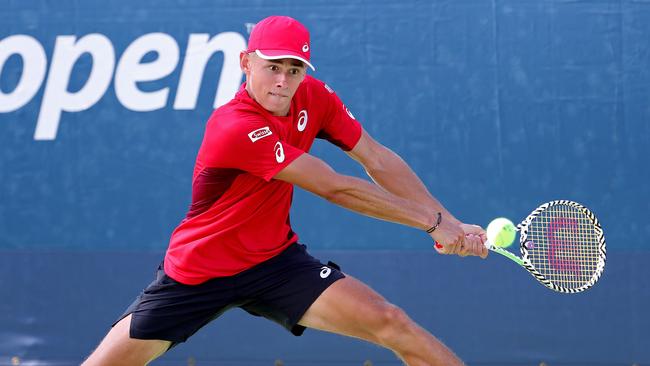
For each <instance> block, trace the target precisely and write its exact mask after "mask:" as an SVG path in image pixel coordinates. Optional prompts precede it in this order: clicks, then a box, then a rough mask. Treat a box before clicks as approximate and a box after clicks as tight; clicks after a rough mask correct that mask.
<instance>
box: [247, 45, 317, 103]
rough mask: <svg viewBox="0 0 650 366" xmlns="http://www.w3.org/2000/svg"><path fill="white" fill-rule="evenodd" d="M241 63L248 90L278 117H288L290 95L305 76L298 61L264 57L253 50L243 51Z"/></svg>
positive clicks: (304, 67)
mask: <svg viewBox="0 0 650 366" xmlns="http://www.w3.org/2000/svg"><path fill="white" fill-rule="evenodd" d="M239 59H240V66H241V69H242V71H243V72H244V73H245V74H246V91H248V94H249V95H250V96H251V98H253V99H254V100H255V101H256V102H257V103H259V104H260V105H261V106H262V107H264V109H266V110H267V111H269V112H271V114H273V115H275V116H286V115H287V114H288V113H289V109H290V108H291V98H293V95H294V94H295V93H296V90H297V89H298V86H299V85H300V83H301V82H302V81H303V79H304V78H305V75H306V72H307V70H306V66H305V65H304V64H303V63H302V62H300V61H299V60H294V59H291V58H284V59H280V60H265V59H263V58H261V57H259V56H257V55H256V54H254V53H245V52H242V53H241V55H240V56H239Z"/></svg>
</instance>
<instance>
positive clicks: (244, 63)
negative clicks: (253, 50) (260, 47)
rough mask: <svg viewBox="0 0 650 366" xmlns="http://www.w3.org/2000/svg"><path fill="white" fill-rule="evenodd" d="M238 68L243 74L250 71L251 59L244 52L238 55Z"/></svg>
mask: <svg viewBox="0 0 650 366" xmlns="http://www.w3.org/2000/svg"><path fill="white" fill-rule="evenodd" d="M239 68H240V69H241V71H243V72H244V73H245V74H246V73H248V72H249V71H250V70H251V58H250V56H249V55H248V54H247V53H246V52H244V51H242V52H240V53H239Z"/></svg>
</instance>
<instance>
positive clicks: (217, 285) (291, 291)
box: [113, 244, 345, 345]
mask: <svg viewBox="0 0 650 366" xmlns="http://www.w3.org/2000/svg"><path fill="white" fill-rule="evenodd" d="M344 277H345V275H344V274H343V273H342V272H341V271H340V270H339V268H338V266H337V265H336V264H334V263H332V262H329V263H328V264H327V265H324V264H322V263H321V262H320V261H318V260H317V259H315V258H314V257H312V256H311V255H309V253H307V250H306V247H305V246H304V245H302V244H292V245H291V246H289V248H287V249H286V250H285V251H284V252H282V253H280V254H279V255H277V256H276V257H273V258H271V259H269V260H267V261H266V262H263V263H260V264H258V265H257V266H255V267H253V268H250V269H248V270H246V271H244V272H241V273H238V274H236V275H234V276H230V277H220V278H213V279H211V280H208V281H206V282H204V283H201V284H198V285H185V284H182V283H179V282H177V281H175V280H174V279H172V278H171V277H169V276H167V275H166V274H165V272H164V270H163V268H162V264H161V265H160V267H159V268H158V272H157V273H156V279H155V280H154V281H153V282H152V283H151V284H150V285H149V286H147V288H146V289H144V291H143V292H142V293H141V294H140V295H139V296H138V297H137V298H136V300H135V301H134V302H133V304H131V305H130V306H129V307H128V308H127V310H126V311H125V312H124V314H123V315H122V316H121V317H120V318H119V319H118V321H119V320H121V319H123V318H124V317H126V316H127V315H129V314H133V316H132V318H131V328H130V336H131V338H136V339H161V340H167V341H171V342H172V345H176V344H178V343H181V342H185V341H186V340H187V339H188V338H189V337H190V336H191V335H192V334H194V333H196V332H197V331H198V330H199V329H201V327H203V326H204V325H206V324H208V323H209V322H211V321H212V320H214V319H216V318H217V317H219V316H220V315H221V314H223V313H224V312H225V311H226V310H228V309H231V308H233V307H240V308H242V309H244V310H246V311H247V312H249V313H251V314H253V315H256V316H263V317H265V318H267V319H270V320H273V321H275V322H277V323H278V324H280V325H282V326H283V327H285V328H286V329H288V330H289V331H291V332H292V333H293V334H294V335H296V336H299V335H301V334H302V333H303V332H304V330H305V328H304V327H302V326H300V325H298V324H297V323H298V321H300V319H301V318H302V316H303V315H304V314H305V312H306V311H307V309H308V308H309V307H310V306H311V304H313V303H314V301H316V299H317V298H318V297H319V296H320V294H321V293H322V292H323V291H325V289H326V288H328V287H329V286H330V285H331V284H332V283H334V282H335V281H337V280H339V279H341V278H344ZM118 321H116V322H115V323H114V324H113V325H115V324H117V322H118Z"/></svg>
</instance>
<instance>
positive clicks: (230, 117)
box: [84, 16, 487, 366]
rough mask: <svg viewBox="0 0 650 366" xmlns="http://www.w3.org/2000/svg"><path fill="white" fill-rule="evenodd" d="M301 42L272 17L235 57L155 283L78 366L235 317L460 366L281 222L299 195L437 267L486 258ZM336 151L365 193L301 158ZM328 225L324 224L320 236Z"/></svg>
mask: <svg viewBox="0 0 650 366" xmlns="http://www.w3.org/2000/svg"><path fill="white" fill-rule="evenodd" d="M310 51H311V43H310V39H309V32H308V30H307V29H306V28H305V27H304V26H303V25H302V24H300V23H299V22H298V21H296V20H294V19H292V18H289V17H284V16H272V17H268V18H266V19H263V20H262V21H260V22H259V23H258V24H257V25H256V26H255V28H254V29H253V31H252V32H251V35H250V39H249V44H248V49H247V50H246V51H244V52H242V53H241V55H240V65H241V69H242V70H243V72H244V73H245V74H246V82H245V83H244V85H242V87H241V89H240V90H239V92H238V93H237V94H236V96H235V97H234V99H233V100H232V101H230V102H229V103H228V104H226V105H224V106H222V107H220V108H218V109H217V110H215V111H214V113H213V114H212V116H211V117H210V119H209V120H208V122H207V126H206V129H205V135H204V138H203V143H202V145H201V148H200V150H199V153H198V157H197V159H196V165H195V168H194V174H193V180H192V204H191V207H190V209H189V212H188V213H187V216H186V217H185V219H183V221H182V222H181V223H180V224H179V226H178V227H177V228H176V230H175V231H174V232H173V234H172V236H171V239H170V243H169V248H168V249H167V252H166V255H165V259H164V261H163V263H162V264H161V265H160V267H159V270H158V273H157V276H156V278H155V279H154V281H153V282H152V283H151V284H150V285H149V286H148V287H147V288H146V289H145V290H144V291H143V292H142V293H141V294H140V295H139V296H138V297H137V298H136V300H135V302H134V303H133V304H131V306H129V307H128V309H127V310H126V311H125V312H124V314H123V315H122V316H121V317H120V318H119V320H118V321H117V322H116V323H115V324H113V327H112V329H111V330H110V332H109V333H108V335H107V336H106V337H105V338H104V340H103V341H102V342H101V344H100V345H99V346H98V348H97V349H96V350H95V351H94V352H93V353H92V354H91V355H90V357H89V358H88V359H87V360H86V361H85V363H84V364H85V365H144V364H147V363H148V362H150V361H151V360H153V359H155V358H156V357H158V356H160V355H162V354H163V353H164V352H165V351H167V350H168V349H169V348H171V347H173V346H175V345H177V344H179V343H182V342H185V341H186V340H187V339H188V338H189V337H190V336H191V335H192V334H194V333H195V332H196V331H198V330H199V329H200V328H201V327H203V326H204V325H206V324H208V323H209V322H210V321H212V320H214V319H216V318H217V317H218V316H219V315H221V314H222V313H224V312H225V311H226V310H228V309H230V308H233V307H240V308H243V309H244V310H246V311H248V312H249V313H251V314H253V315H257V316H263V317H265V318H267V319H270V320H272V321H275V322H277V323H279V324H280V325H282V326H283V327H285V328H286V329H287V330H289V331H290V332H292V333H293V334H294V335H296V336H299V335H301V334H302V333H303V331H304V330H305V328H314V329H320V330H324V331H328V332H333V333H338V334H342V335H346V336H351V337H357V338H361V339H364V340H367V341H369V342H373V343H375V344H378V345H380V346H383V347H386V348H388V349H391V350H392V351H394V352H395V354H396V355H397V356H398V357H399V358H400V359H401V360H403V361H404V362H405V363H406V364H408V365H447V366H448V365H461V364H462V362H461V361H460V360H459V359H458V358H457V357H456V356H455V355H454V354H453V353H452V352H451V351H450V350H449V349H448V348H447V347H445V346H444V345H443V344H442V343H441V342H440V341H438V340H437V339H436V338H435V337H434V336H433V335H431V334H430V333H428V332H427V331H426V330H424V329H423V328H421V327H420V326H418V325H417V324H416V323H415V322H414V321H413V320H411V319H410V318H409V317H408V316H407V315H406V314H405V313H404V312H403V311H402V310H401V309H400V308H399V307H397V306H395V305H393V304H391V303H389V302H388V301H387V300H386V299H384V298H383V297H382V296H380V295H379V294H377V293H376V292H375V291H373V290H372V289H370V288H369V287H368V286H366V285H365V284H363V283H362V282H360V281H359V280H357V279H355V278H353V277H351V276H349V275H347V274H344V273H343V272H342V271H341V270H340V269H339V268H338V266H337V265H336V264H334V263H332V262H329V263H327V264H324V263H321V262H320V261H319V260H318V259H315V258H313V257H312V256H311V255H310V254H309V253H308V252H307V250H306V247H305V246H304V245H302V244H300V243H299V241H298V236H297V235H296V233H295V232H294V231H293V230H292V228H291V223H290V220H289V208H290V206H291V200H292V194H293V187H294V185H297V186H298V187H301V188H303V189H305V190H307V191H309V192H312V193H314V194H316V195H318V196H320V197H323V198H324V199H326V200H328V201H330V202H332V203H335V204H337V205H340V206H343V207H345V208H348V209H350V210H353V211H355V212H358V213H360V214H364V215H368V216H372V217H375V218H378V219H383V220H387V221H392V222H395V223H399V224H404V225H408V226H411V227H414V228H416V229H420V230H422V231H423V232H425V233H428V234H429V235H430V236H431V238H432V239H433V240H435V241H437V242H439V243H441V244H442V245H443V247H442V248H440V249H437V250H438V251H439V252H441V253H443V254H457V255H461V256H466V255H475V256H480V257H483V258H485V257H486V256H487V250H486V249H485V247H484V246H483V245H482V243H483V241H484V240H485V232H484V231H483V229H481V228H480V227H478V226H475V225H468V224H463V223H461V222H460V221H459V220H458V219H456V218H455V217H454V216H453V215H452V214H451V213H449V211H447V210H446V209H445V208H444V207H443V206H442V205H441V204H440V202H439V201H438V200H436V199H435V198H434V197H433V196H432V195H431V194H430V193H429V192H428V191H427V189H426V188H425V186H424V185H423V184H422V182H421V180H420V179H419V178H418V177H417V176H416V175H415V174H414V173H413V171H412V170H411V169H410V168H409V166H408V165H407V164H406V163H405V162H404V161H403V160H402V159H401V158H400V157H399V156H398V155H397V154H395V153H394V152H392V151H391V150H389V149H388V148H386V147H384V146H382V145H381V144H379V143H378V142H377V141H375V140H374V139H373V138H372V137H371V136H370V135H369V134H368V133H367V132H366V131H365V130H363V128H362V127H361V125H360V124H359V122H358V121H357V120H355V118H354V117H353V115H352V113H350V111H349V110H348V109H347V108H346V107H345V105H344V104H343V103H342V102H341V100H340V99H339V98H338V97H337V95H336V94H335V93H334V92H333V90H332V89H331V88H330V87H329V86H327V85H326V84H324V83H323V82H321V81H319V80H317V79H315V78H313V77H311V76H308V75H307V68H311V69H314V67H313V66H312V64H311V60H310ZM316 138H322V139H326V140H328V141H329V142H331V143H333V144H335V145H336V146H338V147H340V148H341V149H343V150H344V151H346V152H347V154H348V155H349V156H350V157H352V158H353V159H355V160H356V161H358V162H359V163H360V164H361V165H362V166H363V167H364V168H365V170H366V171H367V172H368V174H369V175H370V177H371V178H372V180H373V181H374V183H371V182H369V181H367V180H363V179H359V178H356V177H351V176H345V175H341V174H339V173H337V172H336V171H334V170H333V169H332V168H330V167H329V166H328V165H327V164H326V163H325V162H323V161H322V160H320V159H318V158H316V157H314V156H311V155H309V153H308V151H309V149H310V147H311V145H312V143H313V142H314V139H316ZM323 224H327V223H323Z"/></svg>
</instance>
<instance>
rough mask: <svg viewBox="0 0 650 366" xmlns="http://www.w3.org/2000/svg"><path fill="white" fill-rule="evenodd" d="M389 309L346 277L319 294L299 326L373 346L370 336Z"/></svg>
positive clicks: (362, 286)
mask: <svg viewBox="0 0 650 366" xmlns="http://www.w3.org/2000/svg"><path fill="white" fill-rule="evenodd" d="M393 308H395V306H394V305H392V304H390V303H389V302H388V301H386V299H385V298H384V297H382V296H381V295H380V294H378V293H377V292H376V291H374V290H373V289H371V288H370V287H369V286H368V285H366V284H364V283H363V282H361V281H359V280H357V279H356V278H354V277H351V276H350V275H347V274H346V277H345V278H343V279H341V280H339V281H337V282H336V283H334V284H332V285H331V286H330V287H329V288H328V289H327V290H325V291H324V292H323V293H322V294H321V296H320V297H319V298H318V299H317V300H316V301H315V302H314V303H313V304H312V306H311V307H310V308H309V309H308V310H307V312H306V313H305V315H304V316H303V317H302V318H301V319H300V322H299V324H300V325H302V326H305V327H307V328H314V329H319V330H324V331H328V332H333V333H338V334H343V335H348V336H352V337H357V338H362V339H366V340H369V341H372V342H376V339H375V338H376V337H375V335H374V332H375V331H376V330H377V329H378V327H380V326H381V325H382V324H383V322H384V321H385V317H386V314H387V313H390V311H391V310H392V309H393Z"/></svg>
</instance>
